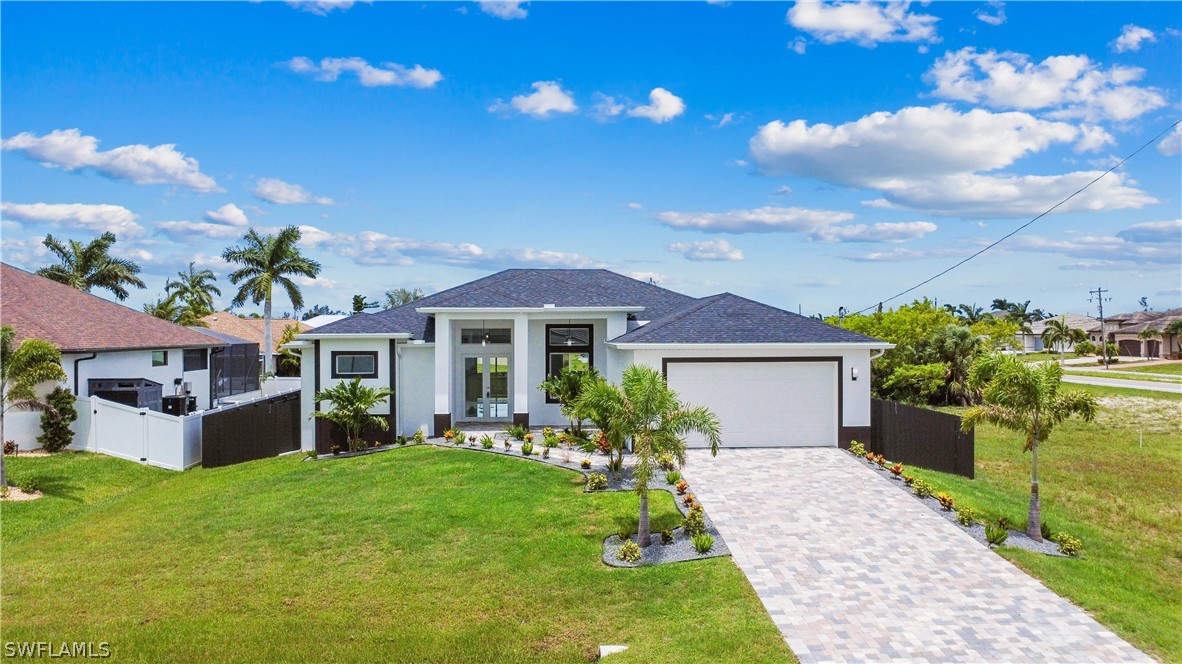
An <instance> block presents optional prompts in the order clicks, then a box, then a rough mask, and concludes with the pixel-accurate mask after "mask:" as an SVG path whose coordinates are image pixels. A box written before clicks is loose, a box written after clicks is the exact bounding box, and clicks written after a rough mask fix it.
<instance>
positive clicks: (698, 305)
mask: <svg viewBox="0 0 1182 664" xmlns="http://www.w3.org/2000/svg"><path fill="white" fill-rule="evenodd" d="M612 342H613V343H645V344H692V343H700V344H772V343H873V342H879V340H878V339H872V338H870V337H867V336H863V335H861V334H857V333H856V332H850V331H849V330H843V329H841V328H839V327H833V326H832V325H829V324H826V323H823V322H821V321H819V320H815V319H813V318H806V317H804V316H801V315H800V314H794V313H792V312H791V311H784V310H783V309H777V308H776V307H773V306H769V305H766V304H762V303H760V302H756V301H754V300H748V299H747V298H745V297H739V296H738V295H733V294H731V293H721V294H719V295H711V296H710V297H704V298H702V299H700V300H696V301H694V302H693V303H691V304H689V305H687V306H685V307H683V308H681V309H680V310H678V311H675V312H672V313H670V314H667V315H666V316H664V317H663V318H660V319H657V320H654V321H652V322H650V323H649V324H648V325H644V326H642V327H639V328H637V329H635V330H632V331H631V332H628V333H627V334H624V335H622V336H619V337H616V338H615V339H613V340H612ZM879 343H881V342H879Z"/></svg>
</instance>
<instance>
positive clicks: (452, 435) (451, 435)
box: [443, 429, 456, 440]
mask: <svg viewBox="0 0 1182 664" xmlns="http://www.w3.org/2000/svg"><path fill="white" fill-rule="evenodd" d="M455 437H456V430H455V429H448V430H447V431H444V432H443V439H444V440H451V439H453V438H455Z"/></svg>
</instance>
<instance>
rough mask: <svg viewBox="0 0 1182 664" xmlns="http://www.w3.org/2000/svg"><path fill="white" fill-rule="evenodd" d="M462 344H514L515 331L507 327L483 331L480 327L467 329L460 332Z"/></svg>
mask: <svg viewBox="0 0 1182 664" xmlns="http://www.w3.org/2000/svg"><path fill="white" fill-rule="evenodd" d="M460 343H462V344H478V343H485V344H511V343H513V330H511V329H509V328H507V327H502V328H495V329H494V328H487V329H483V330H482V329H480V328H479V327H465V328H463V329H461V330H460Z"/></svg>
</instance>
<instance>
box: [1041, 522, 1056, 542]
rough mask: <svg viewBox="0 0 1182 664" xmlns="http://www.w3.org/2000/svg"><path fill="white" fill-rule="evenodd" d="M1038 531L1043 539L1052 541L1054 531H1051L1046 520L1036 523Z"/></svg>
mask: <svg viewBox="0 0 1182 664" xmlns="http://www.w3.org/2000/svg"><path fill="white" fill-rule="evenodd" d="M1038 532H1040V533H1042V538H1043V539H1048V540H1051V541H1052V542H1053V541H1054V539H1053V537H1052V536H1053V535H1054V533H1052V532H1051V524H1049V523H1047V522H1046V521H1043V522H1042V523H1040V524H1038Z"/></svg>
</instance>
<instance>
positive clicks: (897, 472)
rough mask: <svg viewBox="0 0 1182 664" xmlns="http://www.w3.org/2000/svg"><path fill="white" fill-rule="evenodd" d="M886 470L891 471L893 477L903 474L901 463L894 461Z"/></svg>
mask: <svg viewBox="0 0 1182 664" xmlns="http://www.w3.org/2000/svg"><path fill="white" fill-rule="evenodd" d="M887 470H889V471H891V474H892V475H894V476H895V477H898V476H900V475H902V474H903V464H901V463H896V464H895V465H893V466H891V467H890V468H888V469H887Z"/></svg>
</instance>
